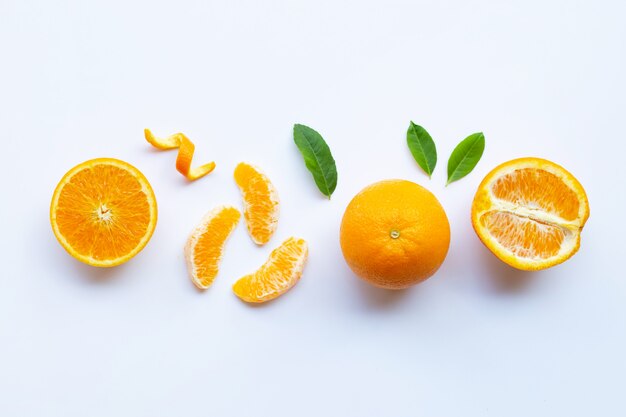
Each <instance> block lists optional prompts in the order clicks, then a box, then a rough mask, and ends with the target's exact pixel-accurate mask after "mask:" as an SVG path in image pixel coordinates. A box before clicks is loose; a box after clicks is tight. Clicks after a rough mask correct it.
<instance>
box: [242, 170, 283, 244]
mask: <svg viewBox="0 0 626 417" xmlns="http://www.w3.org/2000/svg"><path fill="white" fill-rule="evenodd" d="M235 182H236V183H237V185H238V186H239V189H240V190H241V194H242V196H243V202H244V210H243V216H244V218H245V219H246V226H247V227H248V233H249V234H250V237H251V238H252V241H253V242H254V243H256V244H257V245H264V244H266V243H267V242H268V241H269V240H270V238H271V237H272V234H274V231H275V230H276V226H278V213H279V208H280V206H279V202H278V193H277V192H276V189H275V188H274V186H273V185H272V183H271V182H270V180H269V178H267V176H266V175H265V174H263V173H262V172H261V171H260V170H259V169H258V168H257V167H255V166H253V165H250V164H247V163H245V162H241V163H240V164H239V165H237V167H236V168H235Z"/></svg>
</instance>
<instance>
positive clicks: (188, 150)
mask: <svg viewBox="0 0 626 417" xmlns="http://www.w3.org/2000/svg"><path fill="white" fill-rule="evenodd" d="M143 133H144V135H145V136H146V140H147V141H148V142H149V143H150V144H151V145H152V146H154V147H155V148H158V149H162V150H167V149H176V148H178V155H177V156H176V169H177V170H178V172H180V173H181V174H183V175H184V176H185V177H186V178H187V179H188V180H189V181H194V180H197V179H198V178H202V177H204V176H205V175H206V174H208V173H210V172H211V171H213V170H214V169H215V162H209V163H208V164H204V165H201V166H199V167H195V168H191V160H192V158H193V152H194V150H195V148H196V147H195V145H194V144H193V142H191V141H190V140H189V138H188V137H187V136H185V135H184V134H182V133H174V134H173V135H170V136H168V137H166V138H157V137H156V136H154V135H153V134H152V132H151V131H150V129H144V130H143Z"/></svg>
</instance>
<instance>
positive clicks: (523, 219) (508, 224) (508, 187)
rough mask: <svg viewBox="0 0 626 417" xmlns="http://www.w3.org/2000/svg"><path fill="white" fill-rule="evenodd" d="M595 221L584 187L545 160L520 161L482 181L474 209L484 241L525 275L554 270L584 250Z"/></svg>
mask: <svg viewBox="0 0 626 417" xmlns="http://www.w3.org/2000/svg"><path fill="white" fill-rule="evenodd" d="M588 217H589V202H588V200H587V195H586V193H585V190H584V189H583V187H582V185H580V183H579V182H578V180H576V178H574V176H573V175H572V174H570V173H569V172H568V171H566V170H565V169H564V168H563V167H561V166H559V165H557V164H555V163H553V162H550V161H547V160H544V159H539V158H521V159H515V160H512V161H509V162H505V163H504V164H502V165H500V166H498V167H496V168H495V169H494V170H493V171H491V172H490V173H489V174H488V175H487V176H486V177H485V179H484V180H483V181H482V183H481V184H480V186H479V187H478V191H477V192H476V196H475V197H474V203H473V205H472V225H473V226H474V230H475V231H476V233H477V234H478V237H479V238H480V240H481V241H482V242H483V243H484V244H485V245H486V246H487V247H488V248H489V249H490V250H491V251H492V252H493V253H494V254H495V255H496V256H497V257H498V258H500V259H501V260H502V261H504V262H506V263H507V264H509V265H511V266H513V267H515V268H518V269H522V270H539V269H545V268H549V267H551V266H554V265H557V264H559V263H561V262H564V261H566V260H567V259H569V258H570V257H571V256H572V255H574V253H576V252H577V251H578V248H579V247H580V233H581V231H582V229H583V227H584V225H585V222H586V221H587V218H588Z"/></svg>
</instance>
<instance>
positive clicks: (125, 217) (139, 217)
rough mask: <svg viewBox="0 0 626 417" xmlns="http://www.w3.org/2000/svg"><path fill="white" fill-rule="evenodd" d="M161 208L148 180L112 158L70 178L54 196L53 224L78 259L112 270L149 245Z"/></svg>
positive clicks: (93, 163)
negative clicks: (159, 208) (158, 209)
mask: <svg viewBox="0 0 626 417" xmlns="http://www.w3.org/2000/svg"><path fill="white" fill-rule="evenodd" d="M156 222H157V204H156V199H155V197H154V192H153V191H152V187H151V186H150V183H149V182H148V180H147V179H146V177H145V176H144V175H143V174H142V173H141V172H139V170H138V169H137V168H135V167H133V166H132V165H130V164H128V163H126V162H124V161H120V160H117V159H111V158H100V159H92V160H90V161H86V162H83V163H82V164H80V165H77V166H75V167H74V168H72V169H71V170H70V171H69V172H67V173H66V174H65V175H64V176H63V178H62V179H61V181H60V182H59V184H58V185H57V187H56V189H55V190H54V194H53V196H52V202H51V203H50V223H51V225H52V230H53V232H54V235H55V236H56V238H57V240H58V241H59V243H61V245H62V246H63V247H64V248H65V250H67V251H68V252H69V254H70V255H72V256H73V257H74V258H76V259H78V260H79V261H82V262H84V263H86V264H89V265H93V266H100V267H110V266H115V265H119V264H121V263H124V262H126V261H128V260H129V259H130V258H132V257H133V256H135V255H136V254H137V253H139V251H141V250H142V249H143V248H144V246H146V244H147V243H148V241H149V240H150V237H151V236H152V233H153V232H154V228H155V226H156Z"/></svg>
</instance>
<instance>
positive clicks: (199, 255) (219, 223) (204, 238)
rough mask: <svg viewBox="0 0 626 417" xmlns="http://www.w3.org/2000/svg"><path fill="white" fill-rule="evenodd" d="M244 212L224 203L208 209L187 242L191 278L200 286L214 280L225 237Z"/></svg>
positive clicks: (226, 237) (206, 285) (187, 259)
mask: <svg viewBox="0 0 626 417" xmlns="http://www.w3.org/2000/svg"><path fill="white" fill-rule="evenodd" d="M240 218H241V214H240V213H239V210H237V209H236V208H234V207H230V206H221V207H217V208H215V209H213V210H212V211H210V212H209V213H207V214H206V215H205V216H204V217H203V218H202V221H201V222H200V224H198V225H197V226H196V227H195V229H194V230H193V231H192V232H191V235H190V236H189V239H188V240H187V244H186V245H185V259H186V261H187V270H188V271H189V276H190V277H191V281H192V282H193V283H194V285H195V286H196V287H198V288H199V289H201V290H205V289H207V288H208V287H209V286H210V285H211V284H212V283H213V280H215V277H216V276H217V273H218V267H219V262H220V260H221V259H222V252H223V250H224V245H225V243H226V240H227V239H228V237H229V236H230V235H231V233H232V232H233V230H235V227H236V226H237V223H239V219H240Z"/></svg>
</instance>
